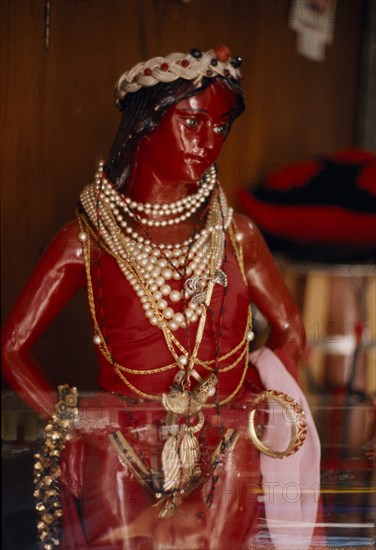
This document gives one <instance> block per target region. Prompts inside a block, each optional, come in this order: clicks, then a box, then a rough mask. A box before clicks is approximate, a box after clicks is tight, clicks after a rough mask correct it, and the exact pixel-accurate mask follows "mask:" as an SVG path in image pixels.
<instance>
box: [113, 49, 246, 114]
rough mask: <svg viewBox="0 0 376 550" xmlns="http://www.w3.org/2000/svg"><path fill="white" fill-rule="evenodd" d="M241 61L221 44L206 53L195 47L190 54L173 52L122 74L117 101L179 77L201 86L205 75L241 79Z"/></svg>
mask: <svg viewBox="0 0 376 550" xmlns="http://www.w3.org/2000/svg"><path fill="white" fill-rule="evenodd" d="M241 62H242V60H241V58H240V57H231V54H230V50H229V49H228V48H227V46H218V47H217V48H214V49H213V50H208V51H207V52H202V51H201V50H199V49H198V48H193V49H192V50H191V51H190V52H189V54H185V53H171V54H169V55H167V56H166V57H153V58H152V59H149V60H148V61H143V62H141V63H138V64H137V65H135V66H134V67H133V68H132V69H130V70H129V71H127V72H125V73H123V74H122V75H121V77H120V78H119V80H118V81H117V83H116V86H115V97H116V102H117V104H118V105H119V104H121V102H122V101H123V100H124V98H125V96H126V95H127V94H129V93H133V92H137V90H139V89H140V88H143V87H150V86H155V84H158V82H173V81H174V80H177V79H178V78H184V79H185V80H194V81H197V85H200V83H201V79H202V77H209V78H215V77H217V76H221V77H223V78H233V79H234V80H241V78H242V76H241V73H240V70H239V67H240V65H241Z"/></svg>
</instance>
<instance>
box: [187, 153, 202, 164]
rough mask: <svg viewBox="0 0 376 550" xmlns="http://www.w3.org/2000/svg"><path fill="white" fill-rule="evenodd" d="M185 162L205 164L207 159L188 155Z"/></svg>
mask: <svg viewBox="0 0 376 550" xmlns="http://www.w3.org/2000/svg"><path fill="white" fill-rule="evenodd" d="M185 161H186V163H187V164H205V159H203V158H202V157H195V156H191V155H187V156H186V157H185Z"/></svg>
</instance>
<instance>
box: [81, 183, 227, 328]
mask: <svg viewBox="0 0 376 550" xmlns="http://www.w3.org/2000/svg"><path fill="white" fill-rule="evenodd" d="M110 185H111V184H110ZM111 187H112V186H111ZM113 192H114V190H113V189H112V192H111V195H113ZM80 198H81V204H82V206H83V208H84V210H85V212H86V214H87V216H88V218H89V219H90V221H91V223H92V224H93V225H94V227H96V228H97V230H99V232H100V235H101V238H102V239H103V241H104V243H105V244H106V246H107V247H108V249H109V250H110V252H111V253H112V254H113V255H114V256H115V257H116V259H117V262H118V265H119V267H120V269H121V271H122V272H123V274H124V275H125V277H126V279H127V280H128V282H129V283H130V284H131V286H132V287H133V290H134V291H135V293H136V294H137V296H138V298H139V300H140V303H141V306H142V308H143V309H144V312H145V316H146V318H147V319H149V322H150V323H151V324H152V325H154V326H157V327H159V328H161V321H160V317H161V315H162V316H163V319H164V322H165V323H166V324H167V326H168V328H169V329H170V330H171V331H176V330H177V329H178V328H180V327H182V328H183V327H185V326H186V323H195V322H197V320H198V318H199V317H200V316H201V315H202V312H203V307H202V305H201V304H200V303H197V302H196V301H195V300H194V299H191V300H190V301H189V303H188V302H187V298H189V293H186V294H185V295H184V291H183V290H178V289H177V288H176V285H177V284H178V283H177V281H179V280H180V279H181V273H182V272H184V276H185V277H190V278H191V279H193V280H195V281H196V282H197V281H198V280H200V281H201V282H202V281H205V280H207V279H208V277H209V271H210V265H211V264H212V262H214V265H215V268H216V269H219V268H220V266H221V264H222V259H223V250H224V239H225V231H226V230H227V228H228V227H229V225H230V223H231V220H232V214H233V211H232V209H231V208H229V207H228V205H227V201H226V198H225V195H224V193H223V191H222V190H221V189H220V188H219V187H218V190H215V191H214V192H213V193H212V197H211V202H210V207H209V212H208V216H207V220H206V224H205V227H204V229H203V230H201V231H200V232H198V233H197V235H195V236H194V238H193V240H192V239H188V240H186V241H184V242H183V243H177V244H158V245H157V244H155V243H153V242H151V241H150V240H149V239H145V238H144V237H142V236H141V235H139V234H138V233H137V232H136V231H134V230H133V229H132V228H131V227H130V226H128V224H127V222H126V220H125V219H124V218H122V219H121V220H120V219H119V217H118V216H117V215H116V214H115V212H114V210H113V208H112V207H111V203H110V200H109V198H108V196H107V195H106V194H105V193H103V192H102V190H101V189H100V187H99V188H98V178H97V180H96V182H95V183H94V184H90V185H88V186H86V187H85V189H84V190H83V192H82V193H81V197H80ZM218 199H219V200H218ZM121 200H123V199H122V198H121ZM218 203H220V207H219V205H218ZM222 216H223V217H222ZM213 239H215V242H216V246H215V250H212V246H211V243H212V240H213ZM172 281H176V282H175V283H172V284H173V286H175V288H173V286H171V284H170V283H171V282H172ZM181 302H184V304H181Z"/></svg>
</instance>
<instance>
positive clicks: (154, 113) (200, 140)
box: [106, 46, 244, 188]
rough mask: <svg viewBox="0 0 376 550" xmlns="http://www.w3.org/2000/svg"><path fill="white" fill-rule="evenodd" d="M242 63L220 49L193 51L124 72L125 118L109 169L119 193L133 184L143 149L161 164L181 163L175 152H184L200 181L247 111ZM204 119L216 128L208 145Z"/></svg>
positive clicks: (121, 99) (118, 93)
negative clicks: (173, 161)
mask: <svg viewBox="0 0 376 550" xmlns="http://www.w3.org/2000/svg"><path fill="white" fill-rule="evenodd" d="M240 64H241V59H240V58H239V57H231V55H230V52H229V50H228V48H226V47H225V46H221V47H218V48H215V49H214V50H209V51H208V52H205V53H203V52H201V51H200V50H197V49H193V50H191V52H190V54H181V53H173V54H170V55H168V56H166V57H164V58H163V57H155V58H153V59H150V60H149V61H147V62H145V63H139V64H138V65H136V66H135V67H134V68H133V69H131V70H130V71H127V72H126V73H124V74H123V75H122V76H121V77H120V78H119V80H118V82H117V84H116V88H115V97H116V104H117V106H118V107H119V109H120V111H121V112H122V118H121V122H120V127H119V130H118V132H117V135H116V138H115V141H114V143H113V145H112V148H111V152H110V155H109V159H108V162H107V165H106V172H107V175H108V176H109V178H110V179H111V180H112V181H113V183H114V184H115V185H116V186H117V187H119V188H120V187H123V185H124V184H125V183H126V182H127V181H128V180H129V178H130V176H131V174H132V171H133V168H134V160H135V156H136V152H139V151H140V149H141V150H143V153H145V150H147V151H148V153H147V154H148V155H149V156H150V155H151V156H152V157H154V158H155V160H156V161H158V160H159V161H160V163H161V164H162V163H163V162H168V161H170V160H171V158H175V159H176V160H177V158H176V154H175V153H179V154H180V153H182V152H184V151H185V152H186V153H187V155H188V157H189V156H190V158H191V162H189V159H187V158H186V159H185V160H186V162H185V164H186V168H187V171H188V172H190V177H192V178H193V177H195V179H198V177H200V175H201V174H202V172H203V171H204V170H205V169H206V168H207V167H208V166H205V164H207V163H209V164H211V163H212V162H214V161H215V159H216V157H217V156H218V153H219V151H220V148H221V146H222V143H223V141H224V139H225V138H226V136H227V135H228V132H229V130H230V128H231V125H232V123H233V121H234V120H235V118H236V117H238V116H239V115H240V114H241V113H242V112H243V110H244V102H243V95H242V92H241V87H240V81H241V74H240V71H239V67H240ZM203 111H206V114H205V113H204V112H203ZM208 111H210V113H209V112H208ZM221 115H223V120H222V121H221V120H220V119H221ZM205 116H210V118H211V123H212V124H213V135H212V136H211V137H210V136H209V135H207V136H206V138H207V140H206V141H207V143H206V145H205V143H204V142H205V136H204V133H203V132H201V133H199V132H198V130H199V128H198V126H199V125H200V124H201V122H203V120H204V118H205ZM193 119H194V120H193ZM179 121H182V124H180V125H179ZM184 121H185V123H184ZM178 125H179V128H180V130H179V128H178ZM185 127H186V130H184V128H185ZM174 128H175V130H174ZM183 134H184V135H183ZM153 136H155V139H154V138H153ZM166 139H167V142H168V143H167V142H166ZM174 139H175V143H174ZM208 139H209V141H213V143H211V144H209V141H208ZM176 140H177V141H176ZM209 148H210V149H211V154H210V155H204V156H205V157H206V158H205V160H204V159H202V160H203V162H202V163H201V165H200V163H199V157H200V154H201V153H202V154H201V157H202V156H203V150H204V149H205V150H206V152H208V149H209ZM178 156H179V155H178ZM195 156H196V157H197V158H196V159H195V158H194V157H195ZM189 166H190V167H191V168H189Z"/></svg>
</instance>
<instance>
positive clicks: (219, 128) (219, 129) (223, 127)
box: [213, 124, 227, 135]
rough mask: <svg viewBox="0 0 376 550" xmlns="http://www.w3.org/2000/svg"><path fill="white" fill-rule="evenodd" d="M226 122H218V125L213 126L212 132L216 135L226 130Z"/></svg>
mask: <svg viewBox="0 0 376 550" xmlns="http://www.w3.org/2000/svg"><path fill="white" fill-rule="evenodd" d="M226 128H227V124H220V125H219V126H215V128H214V130H213V131H214V133H215V134H218V135H222V134H224V133H225V132H226Z"/></svg>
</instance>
